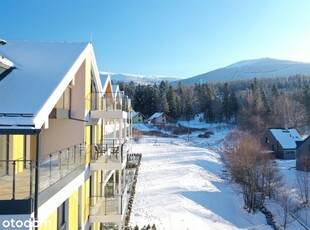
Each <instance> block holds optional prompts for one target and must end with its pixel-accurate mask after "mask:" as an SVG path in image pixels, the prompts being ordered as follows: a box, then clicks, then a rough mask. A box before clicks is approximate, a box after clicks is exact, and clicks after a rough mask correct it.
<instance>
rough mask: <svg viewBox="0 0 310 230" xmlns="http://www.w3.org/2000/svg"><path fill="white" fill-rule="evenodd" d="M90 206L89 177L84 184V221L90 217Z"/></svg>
mask: <svg viewBox="0 0 310 230" xmlns="http://www.w3.org/2000/svg"><path fill="white" fill-rule="evenodd" d="M89 208H90V199H89V179H88V180H87V181H86V182H84V183H83V185H82V223H85V221H86V220H87V218H88V215H89Z"/></svg>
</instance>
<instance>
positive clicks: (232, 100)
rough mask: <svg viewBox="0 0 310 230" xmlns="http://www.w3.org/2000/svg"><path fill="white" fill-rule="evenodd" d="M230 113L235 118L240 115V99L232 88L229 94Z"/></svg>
mask: <svg viewBox="0 0 310 230" xmlns="http://www.w3.org/2000/svg"><path fill="white" fill-rule="evenodd" d="M228 104H229V111H230V113H231V114H230V115H231V116H235V117H236V115H237V113H238V110H239V104H238V99H237V97H236V94H235V91H234V90H233V89H232V88H231V89H230V94H229V103H228Z"/></svg>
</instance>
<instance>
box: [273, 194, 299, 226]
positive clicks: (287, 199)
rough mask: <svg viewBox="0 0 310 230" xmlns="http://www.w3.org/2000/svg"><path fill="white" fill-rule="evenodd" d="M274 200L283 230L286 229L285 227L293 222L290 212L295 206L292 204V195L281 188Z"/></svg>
mask: <svg viewBox="0 0 310 230" xmlns="http://www.w3.org/2000/svg"><path fill="white" fill-rule="evenodd" d="M275 200H276V201H277V202H278V204H279V205H280V207H279V208H280V210H279V214H280V217H281V223H280V224H281V225H282V227H283V229H286V228H287V225H288V224H290V223H292V222H293V221H294V218H293V217H292V216H291V213H290V210H292V209H293V208H294V207H295V205H294V202H293V193H292V192H290V191H287V190H285V189H283V188H281V189H278V194H277V196H276V198H275Z"/></svg>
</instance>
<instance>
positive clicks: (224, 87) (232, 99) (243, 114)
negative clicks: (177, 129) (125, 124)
mask: <svg viewBox="0 0 310 230" xmlns="http://www.w3.org/2000/svg"><path fill="white" fill-rule="evenodd" d="M120 86H121V89H122V90H124V91H125V93H126V94H127V95H128V96H129V97H130V98H131V99H132V104H133V108H134V110H135V111H139V112H141V113H143V114H144V115H146V116H151V115H152V114H153V113H155V112H159V111H161V112H164V113H165V114H167V115H168V116H169V117H170V118H171V119H172V120H178V119H180V118H181V119H185V120H189V119H190V118H192V117H193V116H194V114H198V113H203V114H204V120H205V121H206V122H211V123H214V122H232V123H236V124H238V125H239V126H240V127H241V128H243V129H244V130H249V131H251V132H253V133H261V132H263V131H264V130H265V129H266V128H267V127H271V126H273V127H279V126H282V127H283V126H285V125H287V126H294V127H295V128H297V129H302V127H303V126H304V124H305V123H307V122H309V121H310V77H306V76H295V77H288V78H273V79H260V80H258V79H254V80H253V79H252V80H243V81H232V82H224V83H222V82H221V83H204V84H195V85H194V86H184V85H182V84H181V83H179V84H178V85H177V86H171V85H169V84H168V82H167V81H162V82H160V84H154V85H135V83H134V82H130V83H129V84H124V83H121V84H120Z"/></svg>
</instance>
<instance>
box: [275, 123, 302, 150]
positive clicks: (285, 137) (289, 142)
mask: <svg viewBox="0 0 310 230" xmlns="http://www.w3.org/2000/svg"><path fill="white" fill-rule="evenodd" d="M270 131H271V133H272V134H273V136H274V137H275V138H276V139H277V141H278V142H279V144H280V145H281V146H282V147H283V148H284V149H295V148H296V147H297V145H296V141H302V140H303V139H302V137H301V136H300V135H299V133H298V132H297V131H296V130H295V129H292V128H290V129H270Z"/></svg>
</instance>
